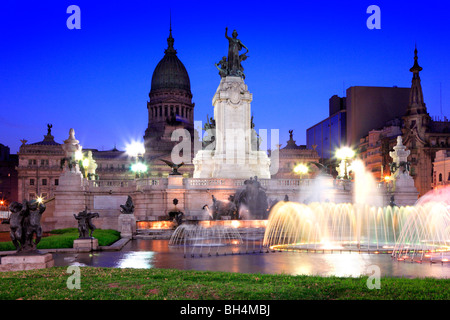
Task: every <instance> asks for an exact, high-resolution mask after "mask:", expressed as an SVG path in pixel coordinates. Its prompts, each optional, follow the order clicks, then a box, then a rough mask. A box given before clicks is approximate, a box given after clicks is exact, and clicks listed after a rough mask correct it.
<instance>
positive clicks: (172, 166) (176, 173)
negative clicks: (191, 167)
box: [159, 159, 184, 176]
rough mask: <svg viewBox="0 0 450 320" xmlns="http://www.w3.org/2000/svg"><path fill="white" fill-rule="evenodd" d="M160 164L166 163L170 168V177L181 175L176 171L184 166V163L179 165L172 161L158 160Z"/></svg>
mask: <svg viewBox="0 0 450 320" xmlns="http://www.w3.org/2000/svg"><path fill="white" fill-rule="evenodd" d="M159 160H161V161H162V162H164V163H166V164H167V165H168V166H169V167H171V168H172V172H171V173H170V175H171V176H177V175H181V173H179V172H178V169H179V168H180V167H181V166H182V165H184V162H182V163H179V164H175V163H173V162H172V161H168V160H164V159H159Z"/></svg>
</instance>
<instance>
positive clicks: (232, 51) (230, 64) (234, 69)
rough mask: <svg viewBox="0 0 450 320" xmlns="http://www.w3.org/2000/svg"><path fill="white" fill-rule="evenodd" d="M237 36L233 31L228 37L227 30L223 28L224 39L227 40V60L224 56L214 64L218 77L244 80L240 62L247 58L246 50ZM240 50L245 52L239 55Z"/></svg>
mask: <svg viewBox="0 0 450 320" xmlns="http://www.w3.org/2000/svg"><path fill="white" fill-rule="evenodd" d="M237 36H238V33H237V31H236V30H234V31H233V33H232V34H231V37H229V36H228V28H225V38H226V39H227V40H228V59H227V57H225V56H224V57H222V59H221V60H220V61H219V62H218V63H216V64H215V66H216V68H217V69H218V70H219V75H220V76H221V77H222V78H223V77H226V76H233V77H241V78H243V79H245V74H244V68H243V67H242V61H245V60H246V59H247V58H248V56H247V53H248V48H247V47H246V46H245V45H244V44H243V43H242V42H241V40H239V39H238V38H237ZM242 49H246V50H247V51H246V52H244V53H242V54H239V52H240V51H241V50H242Z"/></svg>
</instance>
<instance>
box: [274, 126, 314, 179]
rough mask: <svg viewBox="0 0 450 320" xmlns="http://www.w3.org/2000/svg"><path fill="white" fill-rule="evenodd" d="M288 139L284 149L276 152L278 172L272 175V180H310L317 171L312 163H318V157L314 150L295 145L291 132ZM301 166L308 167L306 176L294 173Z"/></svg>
mask: <svg viewBox="0 0 450 320" xmlns="http://www.w3.org/2000/svg"><path fill="white" fill-rule="evenodd" d="M289 133H290V139H289V140H288V141H287V142H286V146H285V147H284V148H281V146H280V148H279V150H278V158H279V165H278V172H277V173H276V174H275V175H272V179H299V178H301V179H311V178H313V177H314V176H315V175H316V174H317V173H318V171H319V169H318V167H317V166H316V165H314V164H313V163H314V162H315V163H318V162H319V159H320V157H319V155H318V153H317V151H316V150H314V149H308V148H307V147H306V146H305V145H297V144H296V143H295V140H294V139H293V131H292V130H291V131H290V132H289ZM300 164H303V165H305V166H307V167H308V169H309V170H308V172H307V173H306V174H303V173H299V172H295V168H296V167H297V166H298V165H300Z"/></svg>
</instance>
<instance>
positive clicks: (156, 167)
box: [144, 28, 195, 175]
mask: <svg viewBox="0 0 450 320" xmlns="http://www.w3.org/2000/svg"><path fill="white" fill-rule="evenodd" d="M167 44H168V47H167V49H166V50H165V51H164V57H163V58H162V59H161V61H159V63H158V64H157V66H156V68H155V70H154V71H153V76H152V82H151V89H150V93H149V98H150V101H148V102H147V109H148V127H147V129H146V130H145V135H144V141H145V159H146V161H147V162H149V164H150V172H149V173H150V174H151V175H161V172H169V170H168V169H169V168H168V167H167V165H165V164H164V163H163V162H162V161H160V160H159V159H166V160H170V161H172V160H171V152H172V150H173V147H174V146H175V145H177V144H178V143H179V142H173V141H171V136H172V132H173V131H174V130H176V129H180V128H182V129H186V130H188V131H189V133H190V137H191V142H192V139H193V137H194V105H195V104H194V103H192V92H191V83H190V80H189V75H188V73H187V71H186V68H185V66H184V65H183V63H182V62H181V61H180V59H179V58H178V56H177V51H176V50H175V49H174V47H173V44H174V38H173V37H172V28H170V34H169V37H168V38H167ZM191 149H193V148H191ZM190 157H191V155H190ZM191 170H192V168H190V166H189V165H185V166H183V167H181V169H180V172H182V173H184V174H188V173H189V171H191Z"/></svg>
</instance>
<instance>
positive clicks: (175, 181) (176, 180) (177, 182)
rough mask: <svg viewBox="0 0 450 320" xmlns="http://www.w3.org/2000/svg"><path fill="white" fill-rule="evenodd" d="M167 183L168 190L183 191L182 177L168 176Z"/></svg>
mask: <svg viewBox="0 0 450 320" xmlns="http://www.w3.org/2000/svg"><path fill="white" fill-rule="evenodd" d="M167 182H168V184H167V186H168V188H169V189H183V176H182V175H169V177H168V181H167Z"/></svg>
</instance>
